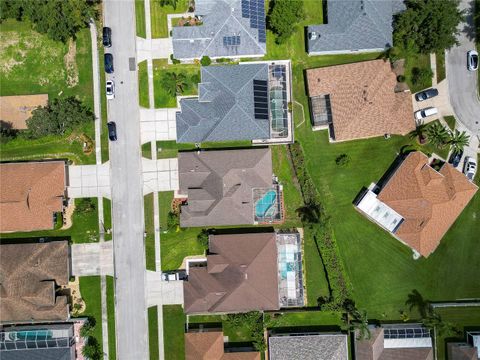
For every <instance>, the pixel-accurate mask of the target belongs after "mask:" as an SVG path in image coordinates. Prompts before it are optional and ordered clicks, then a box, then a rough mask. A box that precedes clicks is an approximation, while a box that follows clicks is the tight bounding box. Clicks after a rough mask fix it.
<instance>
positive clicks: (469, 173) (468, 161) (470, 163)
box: [463, 156, 477, 181]
mask: <svg viewBox="0 0 480 360" xmlns="http://www.w3.org/2000/svg"><path fill="white" fill-rule="evenodd" d="M463 173H464V174H465V176H466V177H467V178H468V180H470V181H473V179H474V178H475V174H476V173H477V160H475V159H474V158H472V157H471V156H466V157H465V165H464V167H463Z"/></svg>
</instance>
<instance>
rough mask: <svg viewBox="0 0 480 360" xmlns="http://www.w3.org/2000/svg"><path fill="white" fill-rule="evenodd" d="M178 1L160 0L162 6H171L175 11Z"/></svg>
mask: <svg viewBox="0 0 480 360" xmlns="http://www.w3.org/2000/svg"><path fill="white" fill-rule="evenodd" d="M177 3H178V0H160V6H166V5H170V6H171V7H173V8H174V9H175V10H176V9H177Z"/></svg>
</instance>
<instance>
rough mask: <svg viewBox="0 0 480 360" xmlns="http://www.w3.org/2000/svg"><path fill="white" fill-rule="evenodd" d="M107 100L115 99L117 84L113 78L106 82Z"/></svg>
mask: <svg viewBox="0 0 480 360" xmlns="http://www.w3.org/2000/svg"><path fill="white" fill-rule="evenodd" d="M106 91H107V100H113V99H115V84H114V83H113V81H112V80H107V82H106Z"/></svg>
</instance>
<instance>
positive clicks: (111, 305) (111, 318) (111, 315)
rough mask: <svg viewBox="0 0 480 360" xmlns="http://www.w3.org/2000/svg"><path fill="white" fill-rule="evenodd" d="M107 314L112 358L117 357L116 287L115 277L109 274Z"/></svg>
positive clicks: (109, 351) (113, 359)
mask: <svg viewBox="0 0 480 360" xmlns="http://www.w3.org/2000/svg"><path fill="white" fill-rule="evenodd" d="M106 279H107V314H108V357H109V358H110V359H111V360H115V359H116V358H117V348H116V346H115V341H116V340H115V287H114V283H113V277H112V276H107V277H106Z"/></svg>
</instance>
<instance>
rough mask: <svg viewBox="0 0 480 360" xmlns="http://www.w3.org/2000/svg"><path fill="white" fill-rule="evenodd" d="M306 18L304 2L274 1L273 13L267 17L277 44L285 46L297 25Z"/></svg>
mask: <svg viewBox="0 0 480 360" xmlns="http://www.w3.org/2000/svg"><path fill="white" fill-rule="evenodd" d="M304 17H305V11H304V10H303V1H300V0H274V2H273V6H272V11H271V13H270V15H269V16H268V17H267V23H268V27H269V28H270V29H271V30H272V31H273V32H274V33H275V35H276V42H277V43H278V44H284V43H285V42H286V40H287V39H288V38H290V36H292V34H293V33H294V32H295V30H296V25H297V24H298V23H299V22H300V21H302V20H303V19H304Z"/></svg>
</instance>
